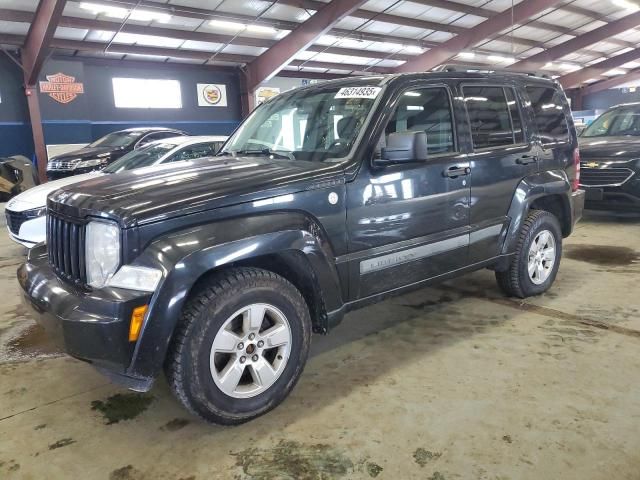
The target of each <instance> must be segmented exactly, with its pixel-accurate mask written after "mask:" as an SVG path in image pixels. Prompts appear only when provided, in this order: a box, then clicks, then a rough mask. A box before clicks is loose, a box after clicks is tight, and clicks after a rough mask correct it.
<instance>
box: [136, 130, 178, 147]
mask: <svg viewBox="0 0 640 480" xmlns="http://www.w3.org/2000/svg"><path fill="white" fill-rule="evenodd" d="M177 136H179V135H177V134H176V133H175V132H156V133H150V134H148V135H147V136H146V137H144V138H143V139H142V140H140V143H138V146H139V147H141V146H142V145H147V144H149V143H151V142H155V141H156V140H163V139H165V138H171V137H177Z"/></svg>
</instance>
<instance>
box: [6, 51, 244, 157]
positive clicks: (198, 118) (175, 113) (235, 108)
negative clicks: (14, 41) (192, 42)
mask: <svg viewBox="0 0 640 480" xmlns="http://www.w3.org/2000/svg"><path fill="white" fill-rule="evenodd" d="M57 73H63V74H64V75H68V76H71V77H74V83H82V84H83V88H84V93H82V94H78V95H77V96H76V98H74V99H73V100H71V101H69V102H67V103H61V102H59V101H56V100H54V99H53V98H51V96H49V95H48V94H46V93H45V94H43V93H38V95H39V99H40V110H41V114H42V123H43V129H44V136H45V143H46V144H47V145H51V144H85V143H89V142H91V141H92V140H95V139H97V138H99V137H101V136H103V135H105V134H107V133H109V132H112V131H115V130H122V129H125V128H130V127H140V126H165V127H172V128H178V129H180V130H184V131H186V132H188V133H191V134H194V135H228V134H230V133H231V132H232V131H233V130H234V129H235V127H236V126H237V125H238V123H239V122H240V120H241V118H242V115H241V104H240V91H239V88H240V82H239V79H238V74H237V72H236V71H235V70H231V69H228V70H222V69H213V68H209V67H201V66H196V65H180V64H167V63H153V62H130V63H127V62H122V63H115V62H110V61H108V62H105V61H101V60H98V59H95V60H94V59H78V60H76V59H75V58H74V59H68V58H65V57H56V58H51V59H49V60H47V62H46V63H45V65H44V68H43V70H42V73H41V75H40V79H39V80H40V81H48V78H47V77H48V76H51V75H54V74H57ZM113 77H127V78H153V79H171V80H178V81H179V82H180V87H181V94H182V108H180V109H156V108H154V109H128V108H125V109H123V108H116V107H115V103H114V98H113V84H112V78H113ZM22 83H23V81H22V74H21V71H20V70H19V69H18V68H17V66H15V65H14V64H13V63H11V62H10V61H9V60H8V59H7V58H6V57H5V56H2V57H0V95H2V101H1V103H0V155H12V154H22V155H26V156H28V157H29V158H31V157H32V156H33V140H32V135H31V128H30V125H29V121H28V108H27V104H26V99H25V97H24V91H23V89H22ZM198 83H214V84H224V85H226V89H227V106H226V107H200V106H198V100H197V98H198V95H197V84H198Z"/></svg>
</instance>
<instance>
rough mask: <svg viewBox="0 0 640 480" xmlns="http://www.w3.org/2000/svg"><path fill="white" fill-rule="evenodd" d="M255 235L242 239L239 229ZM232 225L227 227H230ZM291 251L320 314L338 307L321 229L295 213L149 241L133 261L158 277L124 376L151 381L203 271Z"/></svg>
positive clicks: (337, 283)
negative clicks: (158, 271) (154, 270)
mask: <svg viewBox="0 0 640 480" xmlns="http://www.w3.org/2000/svg"><path fill="white" fill-rule="evenodd" d="M248 224H250V228H249V229H248V230H249V231H251V232H254V233H256V234H255V235H253V236H250V237H246V236H244V235H243V234H245V232H246V230H245V228H244V227H245V226H247V225H248ZM231 227H233V228H231ZM285 253H294V254H295V256H296V257H297V258H299V259H303V260H302V261H303V262H305V263H304V264H303V265H302V266H303V268H304V271H305V273H306V274H308V275H311V281H312V282H313V285H314V290H315V291H316V292H317V294H318V295H319V297H320V299H321V303H322V305H321V307H322V308H321V311H322V312H323V318H321V320H322V321H323V323H325V324H326V323H327V321H326V312H328V311H332V310H336V309H339V308H340V307H341V306H342V304H343V301H342V295H341V291H340V281H339V277H338V273H337V270H336V267H335V260H334V256H333V252H332V251H331V248H330V246H329V244H328V243H327V242H326V239H325V237H324V234H323V232H322V230H321V228H320V227H319V226H318V225H317V224H316V223H315V222H314V221H313V220H311V219H308V218H306V217H305V216H304V215H302V214H299V213H292V212H286V213H279V214H270V215H262V216H259V217H252V218H243V219H239V220H238V219H236V220H225V221H218V222H215V223H212V224H208V225H202V226H199V227H194V228H189V229H186V230H184V231H180V232H174V233H171V234H169V235H167V236H163V237H161V238H159V239H157V240H155V241H153V242H152V243H151V244H150V245H149V246H148V247H147V248H146V249H145V251H144V252H143V254H142V255H141V256H140V257H139V258H138V259H137V260H136V261H135V262H134V263H135V264H137V265H142V266H149V267H153V268H159V269H161V270H162V271H163V279H162V281H161V283H160V285H159V286H158V288H157V289H156V292H155V293H154V294H153V297H152V300H151V302H150V308H149V311H148V313H147V316H146V318H145V321H144V324H143V326H142V330H141V333H140V338H139V340H138V342H137V344H136V346H135V349H134V353H133V357H132V360H131V363H130V365H129V368H128V369H127V374H129V375H134V376H142V377H147V378H148V377H153V376H155V375H156V374H157V373H158V372H159V371H160V369H161V368H162V365H163V363H164V360H165V356H166V353H167V350H168V348H169V344H170V342H171V339H172V337H173V332H174V330H175V327H176V325H177V323H178V320H179V317H180V313H181V311H182V308H183V306H184V303H185V302H186V300H187V298H188V295H189V293H190V292H191V289H192V288H193V287H194V285H195V284H196V283H197V281H198V280H199V279H200V278H202V276H203V275H206V274H207V273H209V272H211V271H213V270H215V269H219V268H223V267H225V266H230V265H233V264H234V263H236V262H241V261H247V260H251V259H252V258H257V257H261V256H265V255H273V254H285Z"/></svg>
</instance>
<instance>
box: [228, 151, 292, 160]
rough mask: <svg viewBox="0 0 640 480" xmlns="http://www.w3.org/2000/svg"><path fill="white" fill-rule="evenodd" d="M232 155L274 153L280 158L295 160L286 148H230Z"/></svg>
mask: <svg viewBox="0 0 640 480" xmlns="http://www.w3.org/2000/svg"><path fill="white" fill-rule="evenodd" d="M231 154H232V155H233V156H236V155H274V156H276V157H280V158H286V159H287V160H292V161H294V160H296V157H295V156H294V155H293V153H292V152H289V151H286V150H274V149H273V148H256V149H253V150H251V149H247V150H231Z"/></svg>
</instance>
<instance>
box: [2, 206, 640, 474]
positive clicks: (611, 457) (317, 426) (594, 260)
mask: <svg viewBox="0 0 640 480" xmlns="http://www.w3.org/2000/svg"><path fill="white" fill-rule="evenodd" d="M22 253H23V251H22V249H21V248H18V247H16V246H14V245H13V244H11V243H10V242H9V240H8V239H7V238H6V236H5V235H4V234H1V233H0V291H1V292H2V295H3V297H4V301H3V302H2V304H1V305H0V478H2V479H4V478H7V479H13V478H24V479H41V478H64V479H75V478H81V479H110V480H127V479H135V480H139V479H172V480H178V479H218V478H220V479H225V478H229V479H243V480H244V479H250V480H267V479H276V478H277V479H296V480H299V479H333V478H336V479H368V478H375V477H377V478H379V479H413V478H416V479H431V480H445V479H446V480H452V479H535V480H539V479H556V478H557V479H559V478H562V479H581V480H583V479H610V478H615V479H616V480H622V479H638V478H640V436H639V435H638V432H639V431H640V391H639V387H638V385H639V384H640V355H639V354H638V351H639V349H640V314H639V311H640V288H639V286H638V281H639V278H640V277H639V274H640V218H638V217H636V218H633V217H624V216H616V217H612V216H611V215H602V214H599V215H595V214H590V215H588V216H587V218H586V219H585V220H584V221H583V222H582V223H581V224H580V225H579V227H578V229H577V231H576V232H575V234H574V235H573V236H572V237H571V238H570V239H569V240H568V241H567V242H566V244H565V257H564V259H563V261H562V266H561V269H560V274H559V276H558V279H557V281H556V284H555V286H554V287H553V289H552V290H551V291H550V292H549V293H547V294H546V295H544V296H541V297H539V298H534V299H530V300H527V301H526V302H520V301H517V300H510V299H506V298H504V297H502V296H501V295H500V294H499V292H498V290H497V288H496V286H495V284H494V280H493V274H492V273H491V272H489V271H482V272H477V273H475V274H472V275H470V276H467V277H464V278H460V279H457V280H455V281H450V282H447V283H446V284H443V285H441V286H439V287H437V288H428V289H423V290H420V291H417V292H414V293H411V294H409V295H404V296H402V297H397V298H395V299H392V300H389V301H386V302H383V303H381V304H378V305H375V306H372V307H370V308H367V309H364V310H361V311H358V312H354V313H353V314H350V315H349V316H348V317H347V319H346V322H345V323H344V324H343V325H342V326H341V327H339V328H338V329H336V330H335V331H334V332H333V333H332V334H331V335H330V336H329V337H316V338H314V346H313V356H312V358H311V359H310V361H309V364H308V365H307V368H306V370H305V372H304V374H303V377H302V379H301V381H300V383H299V384H298V386H297V388H296V389H295V391H294V392H293V394H292V395H291V396H290V397H289V399H288V400H287V401H286V402H285V403H284V404H283V405H281V406H280V407H279V408H277V409H276V410H275V411H273V412H272V413H270V414H268V415H267V416H265V417H262V418H260V419H258V420H256V421H253V422H251V423H249V424H246V425H243V426H241V427H236V428H223V427H216V426H211V425H207V424H204V423H203V422H201V421H199V420H198V419H196V418H193V417H191V416H190V415H189V414H188V413H186V412H185V411H184V410H183V409H182V408H181V407H180V405H178V403H177V402H176V401H175V400H174V399H173V397H172V396H171V395H170V392H169V391H168V388H167V386H166V384H165V383H164V382H163V381H161V382H159V383H158V384H157V386H156V387H155V388H154V389H153V390H152V391H151V392H150V394H148V395H136V394H129V393H128V392H126V391H125V390H122V389H120V388H117V387H115V386H113V385H110V384H109V383H108V382H107V381H105V379H104V378H103V377H101V376H100V375H98V374H97V373H96V372H94V370H93V369H92V368H91V367H90V366H88V365H85V364H83V363H81V362H78V361H75V360H72V359H70V358H67V357H64V356H60V355H59V354H57V353H56V352H55V350H53V349H52V348H51V346H50V345H48V343H47V340H46V338H45V337H44V336H43V335H42V334H41V333H40V332H39V330H37V329H36V328H34V327H33V322H32V320H31V319H30V318H29V317H28V315H27V314H26V313H25V311H24V310H23V308H22V307H21V306H20V304H19V296H18V287H17V283H16V281H15V278H14V276H15V269H16V266H17V265H18V264H19V263H20V261H21V259H22Z"/></svg>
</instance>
